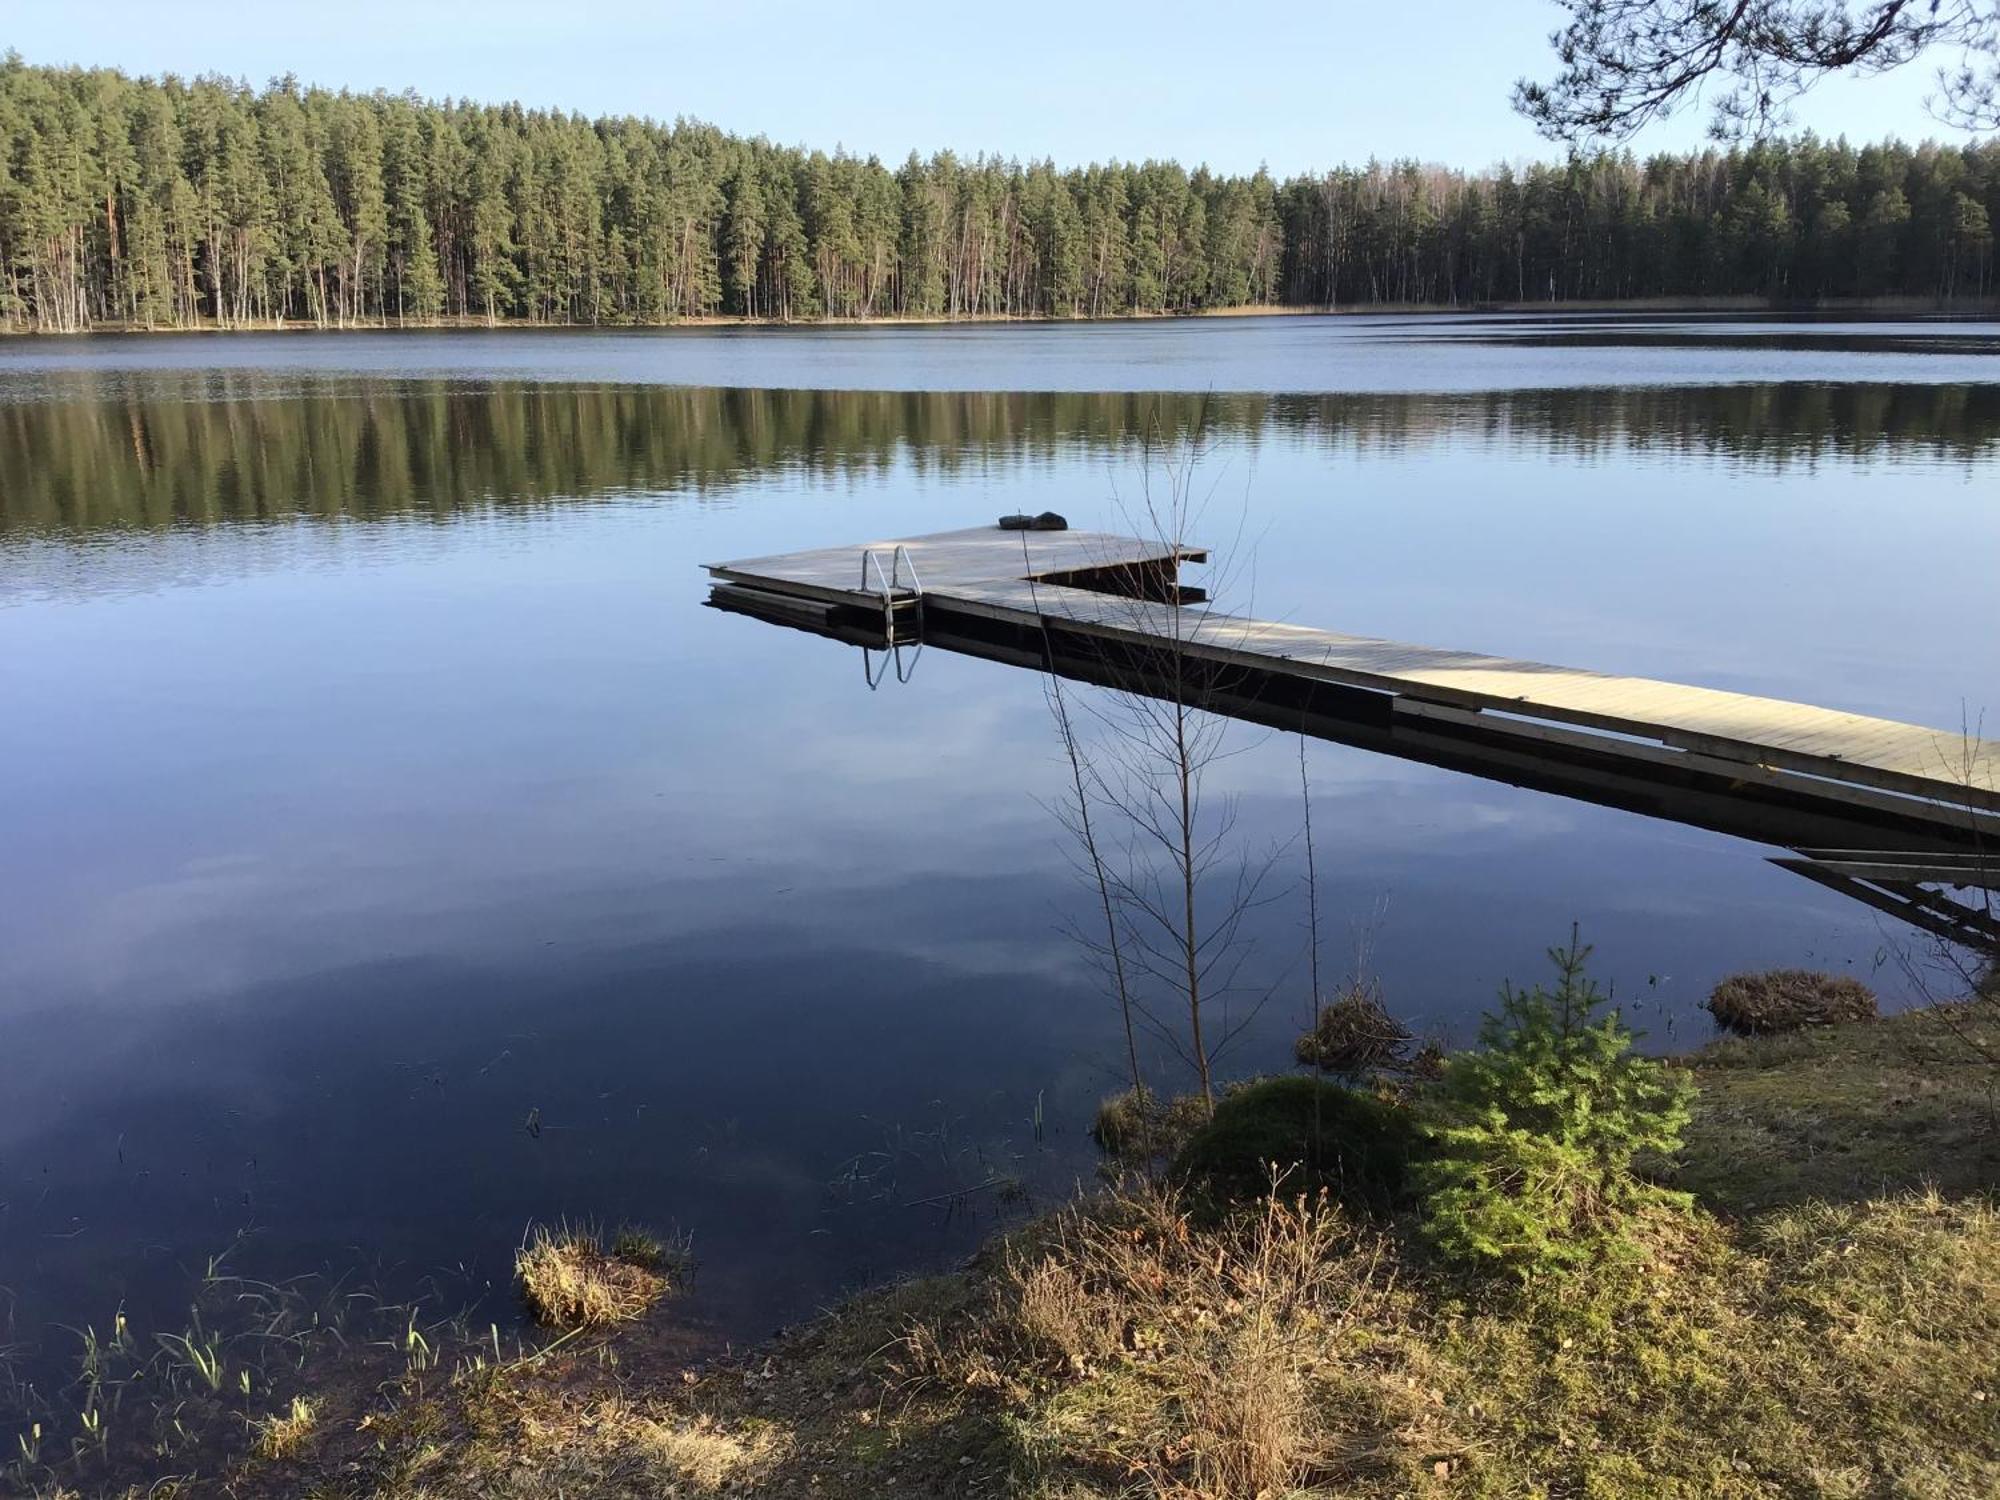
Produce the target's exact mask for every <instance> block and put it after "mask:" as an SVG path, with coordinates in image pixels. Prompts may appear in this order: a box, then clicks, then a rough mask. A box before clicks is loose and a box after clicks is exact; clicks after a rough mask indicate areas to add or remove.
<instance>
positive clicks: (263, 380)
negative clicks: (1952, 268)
mask: <svg viewBox="0 0 2000 1500" xmlns="http://www.w3.org/2000/svg"><path fill="white" fill-rule="evenodd" d="M1197 424H1202V425H1204V426H1205V428H1206V429H1207V430H1209V431H1210V432H1212V433H1213V434H1214V435H1216V436H1218V437H1225V438H1231V439H1236V440H1239V441H1241V442H1243V443H1244V444H1246V445H1247V446H1249V447H1250V448H1252V450H1253V451H1254V449H1255V447H1256V446H1257V445H1260V444H1265V443H1271V444H1281V443H1282V444H1292V445H1297V446H1301V447H1311V446H1314V445H1317V446H1321V447H1324V448H1327V449H1340V448H1343V447H1346V448H1352V449H1357V450H1362V451H1366V450H1370V449H1387V448H1395V447H1401V446H1419V445H1424V444H1431V443H1443V442H1451V441H1457V440H1473V441H1477V442H1480V443H1483V444H1497V445H1503V446H1508V447H1512V448H1515V449H1518V450H1527V451H1537V452H1546V453H1548V454H1550V455H1552V456H1559V457H1564V458H1569V459H1583V460H1588V459H1590V458H1593V457H1596V456H1599V455H1606V454H1611V453H1614V452H1616V453H1623V454H1627V455H1639V456H1644V455H1649V454H1660V455H1666V456H1671V457H1676V458H1683V457H1686V458H1700V457H1705V456H1712V457H1717V458H1724V459H1727V460H1730V461H1732V462H1734V463H1736V464H1739V465H1743V466H1748V467H1751V468H1755V469H1768V470H1785V469H1787V468H1791V467H1795V466H1803V465H1811V464H1814V463H1816V462H1819V461H1823V460H1828V459H1836V458H1837V459H1841V460H1850V461H1851V460H1865V459H1869V458H1872V457H1878V456H1879V457H1895V458H1899V459H1910V458H1917V459H1925V460H1929V461H1933V462H1946V463H1950V462H1964V463H1967V464H1971V463H1974V462H1976V461H1978V460H1979V459H1981V458H1982V457H1984V456H1987V455H1989V454H1991V453H1992V452H1993V451H1994V449H1995V447H1996V446H2000V385H1990V384H1989V385H1917V384H1910V385H1902V384H1879V385H1878V384H1809V383H1787V384H1776V385H1741V386H1717V387H1685V386H1650V387H1649V386H1634V387H1618V388H1583V389H1541V390H1495V391H1483V392H1471V393H1452V394H1425V395H1410V394H1360V395H1322V396H1269V397H1266V396H1240V395H1237V396H1191V395H1186V394H1147V393H1117V394H1075V393H1047V392H1043V393H1004V392H998V393H995V392H937V391H903V392H896V391H874V392H870V391H840V390H755V389H743V388H723V387H673V386H613V387H605V386H589V385H553V384H542V383H529V382H522V383H492V384H474V385H468V384H461V383H456V382H452V381H446V380H406V379H385V380H373V379H366V378H363V379H352V380H345V381H341V382H338V383H337V384H317V383H316V384H315V385H314V386H313V387H312V388H311V389H302V388H300V386H299V385H298V384H297V383H296V382H291V383H287V382H286V381H285V380H284V379H282V378H280V377H274V376H270V375H258V374H238V373H217V372H208V373H200V372H185V373H158V374H142V375H132V374H126V375H105V374H38V375H35V376H33V377H14V378H12V379H10V380H0V539H4V538H6V537H8V536H14V537H20V536H24V535H26V536H58V537H59V536H76V535H86V534H90V533H95V532H115V531H127V530H135V529H151V528H161V527H170V526H177V525H186V524H197V525H206V524H214V523H226V522H233V521H246V520H265V519H273V518H291V517H300V516H305V517H310V516H327V517H335V516H339V517H351V518H369V517H379V516H414V517H421V516H425V515H434V516H440V517H442V516H450V515H454V514H457V513H460V512H463V511H466V510H468V509H476V508H480V507H489V506H490V507H495V508H509V509H518V508H521V507H529V506H536V505H545V504H549V503H552V502H557V501H563V500H574V499H592V498H600V497H605V496H615V495H629V494H634V493H643V492H653V491H673V490H678V491H689V492H693V493H696V494H711V493H719V492H726V491H728V490H729V489H731V488H732V487H733V486H736V485H739V484H741V483H744V482H746V481H750V480H755V479H758V478H761V477H764V476H768V475H771V474H774V473H785V472H791V473H801V474H805V475H807V476H811V477H818V478H824V479H826V480H828V481H839V480H844V479H851V478H854V477H858V476H863V475H867V474H870V473H879V472H883V471H886V470H887V469H888V468H889V467H890V466H891V465H895V464H907V465H908V466H910V467H911V468H912V469H914V470H915V471H916V472H918V473H936V474H941V475H947V476H949V475H954V474H960V473H966V472H972V473H978V472H982V471H991V470H995V469H1003V470H1004V468H1005V467H1006V466H1010V465H1019V464H1032V463H1034V462H1036V461H1039V460H1047V459H1053V458H1055V457H1057V456H1058V455H1062V456H1068V457H1076V456H1079V455H1083V456H1089V455H1104V456H1113V457H1115V456H1118V455H1121V454H1129V453H1131V452H1134V451H1136V450H1137V448H1138V447H1139V446H1140V445H1141V444H1142V442H1144V441H1145V440H1146V439H1147V438H1148V437H1149V436H1150V437H1152V438H1155V439H1157V438H1160V437H1162V436H1170V435H1173V434H1179V433H1185V432H1187V431H1189V430H1191V429H1192V428H1193V427H1195V426H1196V425H1197Z"/></svg>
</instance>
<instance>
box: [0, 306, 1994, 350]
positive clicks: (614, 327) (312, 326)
mask: <svg viewBox="0 0 2000 1500" xmlns="http://www.w3.org/2000/svg"><path fill="white" fill-rule="evenodd" d="M1996 311H2000V297H1961V298H1952V299H1940V298H1936V297H1829V298H1821V299H1818V300H1815V301H1811V302H1793V301H1786V300H1782V299H1773V298H1769V297H1755V296H1741V297H1735V296H1732V297H1632V298H1610V299H1596V298H1580V299H1577V300H1575V301H1563V302H1534V301H1528V302H1480V303H1442V302H1410V303H1401V302H1384V303H1370V304H1368V305H1366V306H1350V307H1319V306H1303V305H1301V306H1294V305H1290V304H1283V303H1257V304H1248V305H1245V306H1242V307H1213V308H1194V309H1188V310H1169V311H1162V312H1125V313H1106V314H1102V315H1100V316H1097V317H1062V316H1057V315H1052V314H1034V315H1030V316H1021V315H1017V314H1011V313H965V314H961V315H960V316H958V317H934V316H909V317H905V316H901V315H896V314H883V315H881V316H876V317H862V318H764V317H756V318H746V317H738V316H735V315H729V314H712V315H707V316H700V317H686V318H676V319H673V320H671V321H669V322H661V323H643V322H633V323H540V322H532V321H529V320H527V319H521V318H499V319H489V318H476V317H463V318H430V319H422V320H419V319H396V318H380V319H366V320H349V321H347V322H345V323H339V324H330V323H317V322H313V321H311V320H307V319H288V320H281V319H272V320H255V319H252V320H248V321H244V322H236V323H228V324H220V323H209V322H205V323H189V324H178V325H172V326H167V325H158V324H152V325H149V324H143V323H99V324H95V325H93V326H92V327H90V328H87V329H84V330H82V331H80V332H77V333H45V332H42V331H40V330H37V329H33V328H14V327H4V326H0V337H8V338H17V339H22V340H35V339H71V338H88V337H91V336H92V335H95V334H114V335H123V334H175V333H204V334H225V333H435V332H440V331H472V330H487V329H512V330H516V331H524V332H525V331H534V330H561V331H566V332H577V331H580V330H588V331H592V332H621V331H622V332H647V331H660V330H665V329H674V328H707V329H714V328H955V327H961V326H965V325H968V324H1003V325H1009V326H1013V325H1021V326H1036V325H1042V324H1092V323H1158V322H1179V321H1190V320H1201V319H1229V318H1280V317H1368V316H1394V317H1421V316H1433V315H1438V316H1447V315H1463V314H1519V313H1541V314H1560V313H1620V312H1622V313H1668V314H1671V313H1744V314H1753V315H1754V314H1786V315H1794V314H1801V313H1824V314H1841V313H1878V314H1879V313H1902V314H1908V315H1911V316H1939V315H1941V316H1952V317H1964V316H1976V315H1978V314H1982V313H1993V312H1996Z"/></svg>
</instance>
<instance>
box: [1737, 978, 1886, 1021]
mask: <svg viewBox="0 0 2000 1500" xmlns="http://www.w3.org/2000/svg"><path fill="white" fill-rule="evenodd" d="M1708 1013H1709V1014H1710V1015H1712V1016H1714V1017H1715V1024H1716V1025H1718V1026H1720V1027H1721V1028H1722V1029H1723V1030H1724V1031H1733V1032H1735V1033H1736V1034H1737V1035H1738V1036H1770V1035H1774V1034H1776V1033H1778V1032H1784V1031H1802V1030H1804V1029H1805V1028H1806V1027H1808V1026H1837V1025H1839V1024H1841V1023H1842V1022H1844V1021H1872V1020H1874V1019H1875V1018H1876V1017H1877V1016H1878V1015H1879V1014H1880V1012H1879V1011H1878V1010H1877V1009H1876V1005H1875V992H1874V991H1873V990H1871V989H1869V988H1868V986H1867V985H1865V984H1863V983H1862V982H1861V981H1860V980H1858V979H1851V978H1849V977H1848V976H1847V975H1845V974H1841V975H1834V974H1816V973H1813V972H1812V971H1810V970H1807V969H1772V970H1770V971H1769V972H1767V973H1763V974H1732V975H1731V976H1730V977H1729V978H1727V979H1725V980H1723V981H1722V983H1720V984H1718V985H1717V986H1716V987H1715V993H1714V994H1712V995H1710V996H1709V997H1708Z"/></svg>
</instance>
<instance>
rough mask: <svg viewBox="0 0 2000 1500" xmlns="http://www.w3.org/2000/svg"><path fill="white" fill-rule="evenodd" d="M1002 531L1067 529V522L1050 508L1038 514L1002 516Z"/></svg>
mask: <svg viewBox="0 0 2000 1500" xmlns="http://www.w3.org/2000/svg"><path fill="white" fill-rule="evenodd" d="M1000 529H1001V530H1002V531H1068V530H1069V522H1068V521H1066V520H1064V519H1063V518H1062V517H1061V516H1059V515H1057V514H1056V513H1055V512H1054V511H1052V510H1045V511H1043V512H1042V513H1041V514H1040V515H1039V516H1002V517H1001V518H1000Z"/></svg>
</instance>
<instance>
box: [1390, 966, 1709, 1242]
mask: <svg viewBox="0 0 2000 1500" xmlns="http://www.w3.org/2000/svg"><path fill="white" fill-rule="evenodd" d="M1590 951H1591V950H1590V949H1589V948H1588V947H1586V946H1584V945H1583V944H1582V943H1581V942H1580V941H1579V940H1578V937H1577V934H1576V930H1575V929H1574V928H1572V929H1571V932H1570V941H1569V945H1568V946H1567V947H1563V948H1551V949H1550V950H1549V958H1550V961H1551V962H1553V963H1554V965H1555V968H1556V985H1555V988H1554V989H1553V990H1551V989H1548V988H1545V987H1544V986H1542V985H1539V984H1538V985H1536V986H1534V987H1533V988H1532V989H1529V990H1518V989H1515V988H1514V987H1513V986H1512V985H1511V984H1509V985H1505V986H1503V987H1502V989H1501V992H1500V1010H1499V1012H1498V1013H1497V1014H1489V1015H1488V1016H1487V1017H1486V1019H1485V1022H1484V1023H1483V1025H1482V1026H1481V1028H1480V1046H1479V1048H1478V1049H1477V1050H1475V1051H1472V1052H1466V1053H1462V1054H1460V1055H1458V1056H1456V1057H1454V1058H1452V1059H1451V1060H1450V1062H1449V1064H1448V1065H1447V1067H1446V1070H1445V1075H1444V1079H1443V1081H1442V1083H1441V1085H1440V1087H1439V1092H1438V1106H1439V1107H1438V1111H1437V1114H1436V1116H1435V1117H1434V1118H1433V1120H1432V1121H1431V1122H1430V1124H1429V1125H1428V1126H1427V1131H1426V1133H1427V1134H1428V1135H1429V1136H1430V1138H1431V1142H1432V1149H1433V1154H1432V1157H1431V1159H1430V1160H1429V1161H1427V1162H1425V1163H1424V1164H1422V1166H1421V1167H1420V1168H1419V1171H1418V1185H1419V1187H1420V1189H1421V1190H1422V1192H1423V1197H1424V1223H1425V1229H1426V1231H1427V1233H1428V1234H1429V1236H1430V1238H1431V1240H1432V1242H1433V1243H1434V1244H1435V1245H1436V1246H1437V1247H1438V1248H1439V1250H1441V1251H1442V1252H1443V1253H1444V1254H1445V1255H1447V1256H1448V1257H1450V1258H1451V1259H1453V1260H1458V1261H1463V1262H1467V1263H1471V1264H1477V1265H1485V1266H1489V1267H1493V1268H1496V1269H1503V1270H1507V1271H1511V1272H1513V1273H1515V1274H1517V1275H1521V1276H1528V1275H1532V1274H1534V1273H1536V1272H1538V1271H1546V1270H1551V1269H1555V1268H1559V1267H1562V1266H1565V1265H1570V1264H1574V1263H1577V1262H1580V1261H1584V1260H1588V1259H1591V1258H1593V1257H1595V1256H1597V1255H1599V1254H1603V1253H1606V1252H1609V1251H1615V1250H1616V1249H1618V1248H1619V1247H1620V1245H1621V1244H1622V1243H1623V1241H1624V1231H1625V1228H1626V1226H1627V1223H1628V1220H1629V1216H1630V1214H1631V1212H1632V1211H1633V1210H1634V1209H1636V1208H1638V1207H1640V1206H1642V1205H1644V1204H1646V1203H1675V1202H1678V1203H1682V1204H1684V1203H1685V1202H1686V1201H1687V1200H1686V1198H1685V1196H1684V1195H1680V1194H1674V1193H1669V1192H1666V1191H1665V1190H1663V1189H1660V1188H1657V1187H1654V1186H1652V1185H1651V1184H1649V1183H1646V1182H1644V1181H1643V1180H1641V1179H1640V1177H1639V1176H1638V1174H1637V1173H1636V1172H1635V1170H1634V1165H1633V1164H1634V1161H1635V1159H1636V1158H1637V1157H1638V1156H1639V1155H1640V1154H1641V1153H1643V1152H1652V1153H1657V1154H1660V1155H1667V1154H1671V1153H1672V1152H1674V1151H1675V1150H1677V1149H1678V1148H1679V1146H1680V1142H1681V1131H1682V1129H1683V1128H1684V1127H1685V1125H1686V1124H1687V1119H1688V1106H1689V1102H1690V1100H1691V1098H1692V1096H1693V1093H1694V1087H1693V1084H1692V1083H1691V1081H1690V1080H1689V1079H1688V1078H1687V1077H1686V1076H1685V1075H1684V1074H1682V1073H1680V1072H1678V1071H1675V1070H1672V1069H1669V1068H1667V1067H1665V1066H1663V1065H1662V1064H1660V1063H1658V1062H1655V1061H1653V1060H1651V1059H1649V1058H1644V1057H1639V1056H1635V1055H1634V1054H1633V1052H1632V1041H1633V1034H1632V1032H1631V1031H1630V1030H1629V1029H1628V1028H1627V1027H1626V1026H1625V1025H1624V1023H1623V1022H1622V1021H1621V1020H1620V1019H1619V1016H1618V1012H1617V1011H1615V1010H1610V1009H1608V1008H1607V1007H1608V1005H1609V999H1610V997H1609V996H1607V995H1606V994H1605V993H1604V992H1603V991H1602V990H1600V989H1599V988H1598V986H1597V983H1596V981H1595V980H1593V979H1591V978H1590V977H1589V975H1588V974H1586V973H1585V972H1584V970H1585V965H1586V963H1587V962H1588V960H1589V958H1590Z"/></svg>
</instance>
